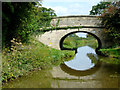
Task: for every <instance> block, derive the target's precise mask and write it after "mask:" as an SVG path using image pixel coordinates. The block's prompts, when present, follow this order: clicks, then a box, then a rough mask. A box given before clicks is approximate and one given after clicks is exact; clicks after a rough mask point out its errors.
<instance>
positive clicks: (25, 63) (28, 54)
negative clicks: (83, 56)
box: [1, 38, 74, 82]
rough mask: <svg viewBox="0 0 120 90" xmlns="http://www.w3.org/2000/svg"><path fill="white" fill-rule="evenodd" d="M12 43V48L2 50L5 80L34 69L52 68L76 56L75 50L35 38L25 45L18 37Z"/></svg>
mask: <svg viewBox="0 0 120 90" xmlns="http://www.w3.org/2000/svg"><path fill="white" fill-rule="evenodd" d="M11 43H12V46H11V48H10V49H5V50H4V51H3V52H2V53H3V54H2V78H1V80H2V81H4V82H7V81H8V80H12V79H15V78H17V77H19V76H22V75H26V74H27V73H29V72H30V71H32V70H36V69H37V70H38V69H39V70H41V69H48V68H51V67H52V66H54V65H59V64H61V63H62V62H63V61H65V60H70V59H72V58H73V56H74V52H73V51H60V50H56V49H53V48H49V47H47V46H45V45H43V44H42V43H40V42H38V41H36V40H35V39H33V38H31V39H30V42H29V43H28V44H24V45H23V44H22V43H20V42H19V41H17V40H16V39H13V40H11Z"/></svg>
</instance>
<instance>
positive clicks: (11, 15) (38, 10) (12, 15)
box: [2, 2, 56, 46]
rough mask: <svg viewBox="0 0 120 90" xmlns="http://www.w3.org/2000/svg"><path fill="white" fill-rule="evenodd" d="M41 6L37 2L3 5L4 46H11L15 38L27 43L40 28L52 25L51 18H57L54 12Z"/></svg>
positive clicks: (5, 3) (7, 3)
mask: <svg viewBox="0 0 120 90" xmlns="http://www.w3.org/2000/svg"><path fill="white" fill-rule="evenodd" d="M40 6H41V4H39V3H35V2H4V3H2V7H3V8H2V23H3V24H2V44H3V46H10V44H11V43H10V40H12V39H13V38H16V39H18V40H21V41H22V42H27V41H28V40H29V36H30V35H31V34H32V33H34V32H35V31H36V30H38V29H39V28H40V27H43V26H44V27H46V26H49V25H50V20H51V17H53V16H56V14H55V13H54V10H52V9H51V8H49V9H47V8H45V7H40Z"/></svg>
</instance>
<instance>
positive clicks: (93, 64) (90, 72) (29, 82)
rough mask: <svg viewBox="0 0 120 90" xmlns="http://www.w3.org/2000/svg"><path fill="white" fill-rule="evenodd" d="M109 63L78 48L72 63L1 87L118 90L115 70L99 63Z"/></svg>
mask: <svg viewBox="0 0 120 90" xmlns="http://www.w3.org/2000/svg"><path fill="white" fill-rule="evenodd" d="M100 59H105V60H107V59H110V58H108V57H102V56H99V55H97V54H96V53H95V49H93V48H91V47H89V46H82V47H79V48H78V49H77V53H76V55H75V57H74V59H72V60H70V61H66V62H64V63H63V64H61V65H59V66H56V67H53V68H52V69H50V70H40V71H33V72H31V74H29V75H26V76H23V77H20V78H18V79H16V80H14V81H9V82H8V83H4V84H3V88H118V87H119V73H118V66H117V65H112V64H106V63H103V62H100V61H99V60H100Z"/></svg>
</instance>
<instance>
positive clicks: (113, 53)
mask: <svg viewBox="0 0 120 90" xmlns="http://www.w3.org/2000/svg"><path fill="white" fill-rule="evenodd" d="M100 51H101V52H102V53H103V54H104V55H105V56H107V58H106V59H105V58H104V59H102V58H101V59H100V61H102V62H106V63H111V64H120V48H112V49H110V48H109V49H101V50H100ZM108 57H109V58H108Z"/></svg>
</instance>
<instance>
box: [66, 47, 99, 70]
mask: <svg viewBox="0 0 120 90" xmlns="http://www.w3.org/2000/svg"><path fill="white" fill-rule="evenodd" d="M97 62H98V57H97V54H96V52H95V49H93V48H91V47H89V46H83V47H79V48H78V49H77V53H76V55H75V57H74V59H72V60H70V61H67V62H64V64H65V65H66V66H68V67H69V68H71V69H74V70H80V71H84V70H88V69H91V68H92V67H94V66H95V65H96V64H97Z"/></svg>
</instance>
